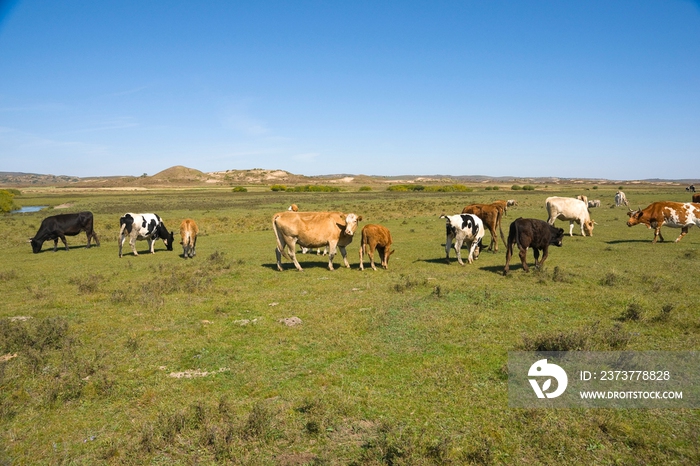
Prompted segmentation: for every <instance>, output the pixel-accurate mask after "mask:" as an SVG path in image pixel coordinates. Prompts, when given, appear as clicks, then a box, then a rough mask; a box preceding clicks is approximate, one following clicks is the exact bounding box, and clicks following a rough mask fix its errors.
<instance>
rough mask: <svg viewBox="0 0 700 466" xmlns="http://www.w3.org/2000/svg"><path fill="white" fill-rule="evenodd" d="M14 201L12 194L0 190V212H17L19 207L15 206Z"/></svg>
mask: <svg viewBox="0 0 700 466" xmlns="http://www.w3.org/2000/svg"><path fill="white" fill-rule="evenodd" d="M13 191H14V190H13ZM14 199H15V195H14V193H12V192H10V191H8V190H6V189H0V212H12V211H13V210H17V209H18V208H19V206H18V205H17V204H15V200H14Z"/></svg>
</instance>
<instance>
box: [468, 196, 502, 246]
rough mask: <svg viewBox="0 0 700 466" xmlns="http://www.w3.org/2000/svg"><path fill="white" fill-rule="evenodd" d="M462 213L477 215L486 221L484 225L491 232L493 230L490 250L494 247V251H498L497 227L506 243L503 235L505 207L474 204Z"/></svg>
mask: <svg viewBox="0 0 700 466" xmlns="http://www.w3.org/2000/svg"><path fill="white" fill-rule="evenodd" d="M462 213H463V214H472V215H476V216H477V217H479V218H480V219H481V221H482V222H483V223H484V227H486V228H488V230H489V232H491V243H489V250H491V249H493V252H494V253H495V252H497V251H498V239H497V238H496V228H498V230H499V232H500V233H501V239H502V240H503V243H504V244H505V242H506V238H505V237H504V236H503V230H502V229H501V218H503V213H504V210H503V209H501V208H500V207H498V206H495V205H493V204H472V205H468V206H466V207H465V208H464V209H462Z"/></svg>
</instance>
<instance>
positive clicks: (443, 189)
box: [386, 184, 474, 193]
mask: <svg viewBox="0 0 700 466" xmlns="http://www.w3.org/2000/svg"><path fill="white" fill-rule="evenodd" d="M386 190H387V191H398V192H407V191H414V192H415V191H424V192H426V193H453V192H461V193H470V192H472V191H474V190H473V189H472V188H469V187H467V186H464V185H463V184H452V185H447V186H423V185H422V184H396V185H393V186H389V187H388V188H386Z"/></svg>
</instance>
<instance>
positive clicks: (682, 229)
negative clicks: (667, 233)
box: [676, 227, 689, 243]
mask: <svg viewBox="0 0 700 466" xmlns="http://www.w3.org/2000/svg"><path fill="white" fill-rule="evenodd" d="M688 228H689V227H683V228H681V235H680V236H679V237H678V238H676V243H677V242H679V241H680V240H682V239H683V237H684V236H685V235H687V234H688Z"/></svg>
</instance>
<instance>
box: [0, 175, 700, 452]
mask: <svg viewBox="0 0 700 466" xmlns="http://www.w3.org/2000/svg"><path fill="white" fill-rule="evenodd" d="M588 188H591V187H590V186H589V187H588ZM615 191H616V189H614V188H610V187H601V188H600V189H596V190H590V191H583V187H557V188H556V189H555V188H554V187H549V188H547V189H545V188H543V187H538V188H537V189H536V190H535V191H518V192H513V191H510V190H501V191H497V192H490V191H484V190H483V189H481V188H478V189H476V190H475V191H474V192H470V193H460V192H455V193H427V192H422V193H420V192H418V193H417V192H406V193H401V192H386V191H376V190H375V191H371V192H357V191H354V192H350V191H346V192H338V193H286V192H276V193H272V192H247V193H231V192H230V190H226V191H223V190H213V189H188V190H162V191H158V190H148V191H139V192H103V191H95V192H77V191H76V192H61V191H60V190H52V191H45V192H42V191H41V190H36V191H33V192H31V193H25V194H23V195H22V196H20V197H19V198H18V200H19V201H20V202H21V204H22V205H24V206H27V205H49V206H57V205H60V204H64V203H71V204H72V206H71V207H70V208H69V209H65V210H60V211H58V210H56V211H52V210H50V209H49V210H44V211H41V212H38V213H31V214H12V215H5V216H3V217H2V220H1V222H0V234H1V235H2V238H3V241H2V242H1V243H0V254H1V256H2V260H1V261H0V283H2V306H1V307H0V356H3V355H10V356H11V355H14V354H17V356H16V357H14V358H11V359H7V360H5V361H3V362H0V464H216V463H232V464H253V465H258V464H259V465H265V464H282V465H297V464H299V465H300V464H329V465H330V464H357V465H360V464H374V465H379V464H388V465H399V464H455V465H458V464H459V465H461V464H483V465H488V464H586V465H588V464H625V465H628V464H698V463H700V439H699V436H700V414H699V413H698V411H697V410H682V409H678V410H671V409H666V410H651V409H635V410H613V409H610V410H608V409H589V410H584V409H558V410H538V409H509V408H508V394H507V377H506V363H507V352H508V351H510V350H519V349H520V350H522V349H535V348H546V349H558V350H586V349H591V350H619V349H627V350H698V349H700V319H699V308H698V302H699V301H698V296H699V295H698V291H699V290H700V289H699V288H698V285H697V277H698V276H700V267H699V266H698V264H699V263H700V261H699V259H700V251H699V249H700V232H699V231H697V229H691V231H690V233H689V234H688V235H687V236H686V237H685V238H684V239H683V241H681V242H680V243H673V241H672V240H673V239H675V238H676V237H677V236H678V234H679V233H680V230H671V229H664V233H665V237H666V239H667V241H666V242H664V243H660V244H651V239H652V236H653V233H652V232H651V231H650V230H647V229H646V228H644V227H643V226H637V227H634V228H628V227H627V226H626V225H625V222H626V219H627V216H626V209H624V208H610V204H611V203H612V199H613V195H614V193H615ZM625 192H626V194H627V196H628V198H629V199H630V201H631V202H632V205H633V206H634V207H636V206H637V205H641V206H645V205H647V204H648V203H650V202H652V201H654V200H677V201H687V200H689V199H687V198H689V196H688V195H687V194H686V193H685V192H684V191H682V190H681V189H679V188H678V187H674V188H670V187H669V188H662V187H655V186H637V187H629V188H626V189H625ZM582 193H585V194H587V195H588V196H589V198H591V199H592V198H597V199H601V200H602V201H603V202H602V204H603V205H602V206H601V208H597V209H591V211H592V217H593V218H594V219H595V220H596V221H597V222H598V225H597V226H596V227H595V230H594V236H593V237H590V238H589V237H585V238H584V237H581V236H580V230H579V228H578V226H576V228H575V229H574V234H575V236H574V237H569V236H568V235H567V236H566V237H565V238H564V246H563V247H562V248H552V249H550V256H549V259H548V261H547V263H546V264H545V267H544V269H543V270H541V271H535V270H534V269H533V271H531V272H530V273H529V274H526V273H524V272H523V270H522V268H521V266H520V263H519V261H518V260H517V254H516V257H515V258H514V259H515V261H514V263H512V268H511V274H510V275H509V276H508V277H503V276H502V275H501V271H502V269H503V265H504V262H505V248H504V246H503V245H502V244H501V245H500V248H499V252H498V253H496V254H493V253H490V252H483V253H482V255H481V257H479V259H478V260H477V261H476V262H475V263H474V264H472V265H466V266H464V267H462V266H460V265H458V264H457V263H456V260H455V259H454V258H453V260H452V262H451V264H449V265H447V264H446V263H445V261H444V246H443V245H444V241H445V236H444V235H445V226H444V220H440V219H439V215H440V214H442V213H447V214H454V213H459V212H461V209H462V207H463V206H464V205H466V204H468V203H472V202H489V201H492V200H495V199H507V198H515V199H517V200H518V202H519V206H518V207H515V208H513V209H512V210H510V211H509V212H508V215H507V216H506V217H505V221H504V225H503V229H504V233H505V234H506V235H507V232H508V230H507V228H508V225H509V223H510V221H512V220H514V219H515V218H517V217H519V216H523V217H534V218H541V219H546V211H545V208H544V199H545V198H546V197H547V196H550V195H564V196H575V195H577V194H582ZM291 203H296V204H298V205H299V206H300V208H301V209H302V210H342V211H345V212H351V211H352V212H355V213H357V214H358V215H362V216H363V217H364V219H363V221H362V223H361V226H362V224H367V223H379V224H382V225H385V226H387V227H388V228H389V229H390V230H391V232H392V235H393V238H394V241H395V243H394V248H395V249H396V252H395V253H394V255H393V256H392V257H391V261H390V263H389V270H381V269H380V270H378V271H376V272H374V271H372V270H371V269H369V270H365V271H364V272H360V271H359V269H358V248H359V244H358V241H357V240H356V241H355V242H353V243H352V244H351V245H350V246H349V247H348V254H349V260H350V263H351V266H352V268H351V269H349V270H348V269H345V268H336V270H335V271H334V272H331V271H329V270H328V269H327V259H326V258H322V257H317V256H315V255H301V254H299V255H298V257H299V259H300V263H301V265H302V266H303V267H304V268H305V270H304V272H302V273H300V272H297V271H296V270H294V267H293V265H292V264H291V263H290V262H289V261H286V260H284V264H285V271H284V272H278V271H277V270H276V267H275V253H274V248H275V239H274V234H273V232H272V230H271V217H272V214H273V213H275V212H277V211H280V210H285V209H286V208H287V207H288V206H289V205H290V204H291ZM81 210H91V211H92V212H93V213H94V214H95V229H96V232H97V234H98V235H99V237H100V240H101V243H102V244H101V246H100V247H99V248H91V249H86V248H85V244H86V241H85V235H84V234H81V235H80V236H77V237H69V239H68V241H69V245H70V246H71V249H70V251H68V252H66V251H65V250H63V249H61V248H60V247H59V250H58V252H56V253H54V252H52V250H51V249H52V246H53V245H52V243H45V244H44V250H43V251H42V252H41V253H40V254H32V252H31V247H30V245H29V244H27V242H26V241H27V238H28V237H30V236H32V235H33V234H34V233H35V232H36V230H37V228H38V226H39V224H40V223H41V220H42V219H43V218H44V217H45V216H47V215H50V214H53V213H58V212H77V211H81ZM125 212H156V213H158V214H159V215H161V217H162V218H163V219H164V221H165V224H166V226H167V227H168V228H169V229H171V230H174V231H175V233H176V242H177V241H179V235H178V228H179V223H180V221H181V220H182V219H184V218H187V217H191V218H193V219H195V220H196V221H197V223H198V224H199V227H200V238H199V240H198V243H197V257H196V258H195V259H193V260H184V259H182V257H181V254H182V250H181V248H180V247H179V245H177V244H176V246H177V247H176V248H175V250H174V251H172V252H168V251H166V250H165V247H164V246H163V243H162V242H160V241H159V242H158V243H157V245H156V254H155V255H150V254H147V253H146V249H147V245H146V242H139V243H138V250H139V252H140V253H141V254H140V255H139V256H138V257H134V256H132V255H131V253H130V251H129V249H128V247H127V248H126V249H125V252H127V251H129V252H127V253H126V255H125V256H124V257H123V258H121V259H119V258H118V254H117V237H118V227H119V217H120V216H121V215H122V214H123V213H125ZM557 224H558V226H562V227H564V228H565V229H566V231H567V232H568V224H566V225H565V224H564V223H563V222H557ZM488 237H489V234H488V233H487V235H486V238H488ZM499 243H500V239H499ZM59 246H60V243H59ZM465 254H466V252H465ZM452 256H453V257H454V252H453V254H452ZM528 259H529V263H530V264H532V262H533V258H532V254H531V253H530V254H529V257H528ZM335 264H336V266H338V265H340V264H341V259H340V255H338V256H337V257H336V260H335ZM20 316H24V317H31V318H30V319H27V320H18V319H16V317H20ZM292 316H296V317H298V318H300V319H301V321H302V324H300V325H296V326H286V325H284V324H283V323H280V320H281V319H285V318H288V317H292ZM11 318H15V319H11ZM185 371H199V372H196V373H195V372H189V373H188V374H189V375H195V376H193V377H190V378H188V377H181V378H177V377H173V376H172V375H175V374H176V373H178V372H182V373H186V372H185ZM205 373H206V374H205Z"/></svg>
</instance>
